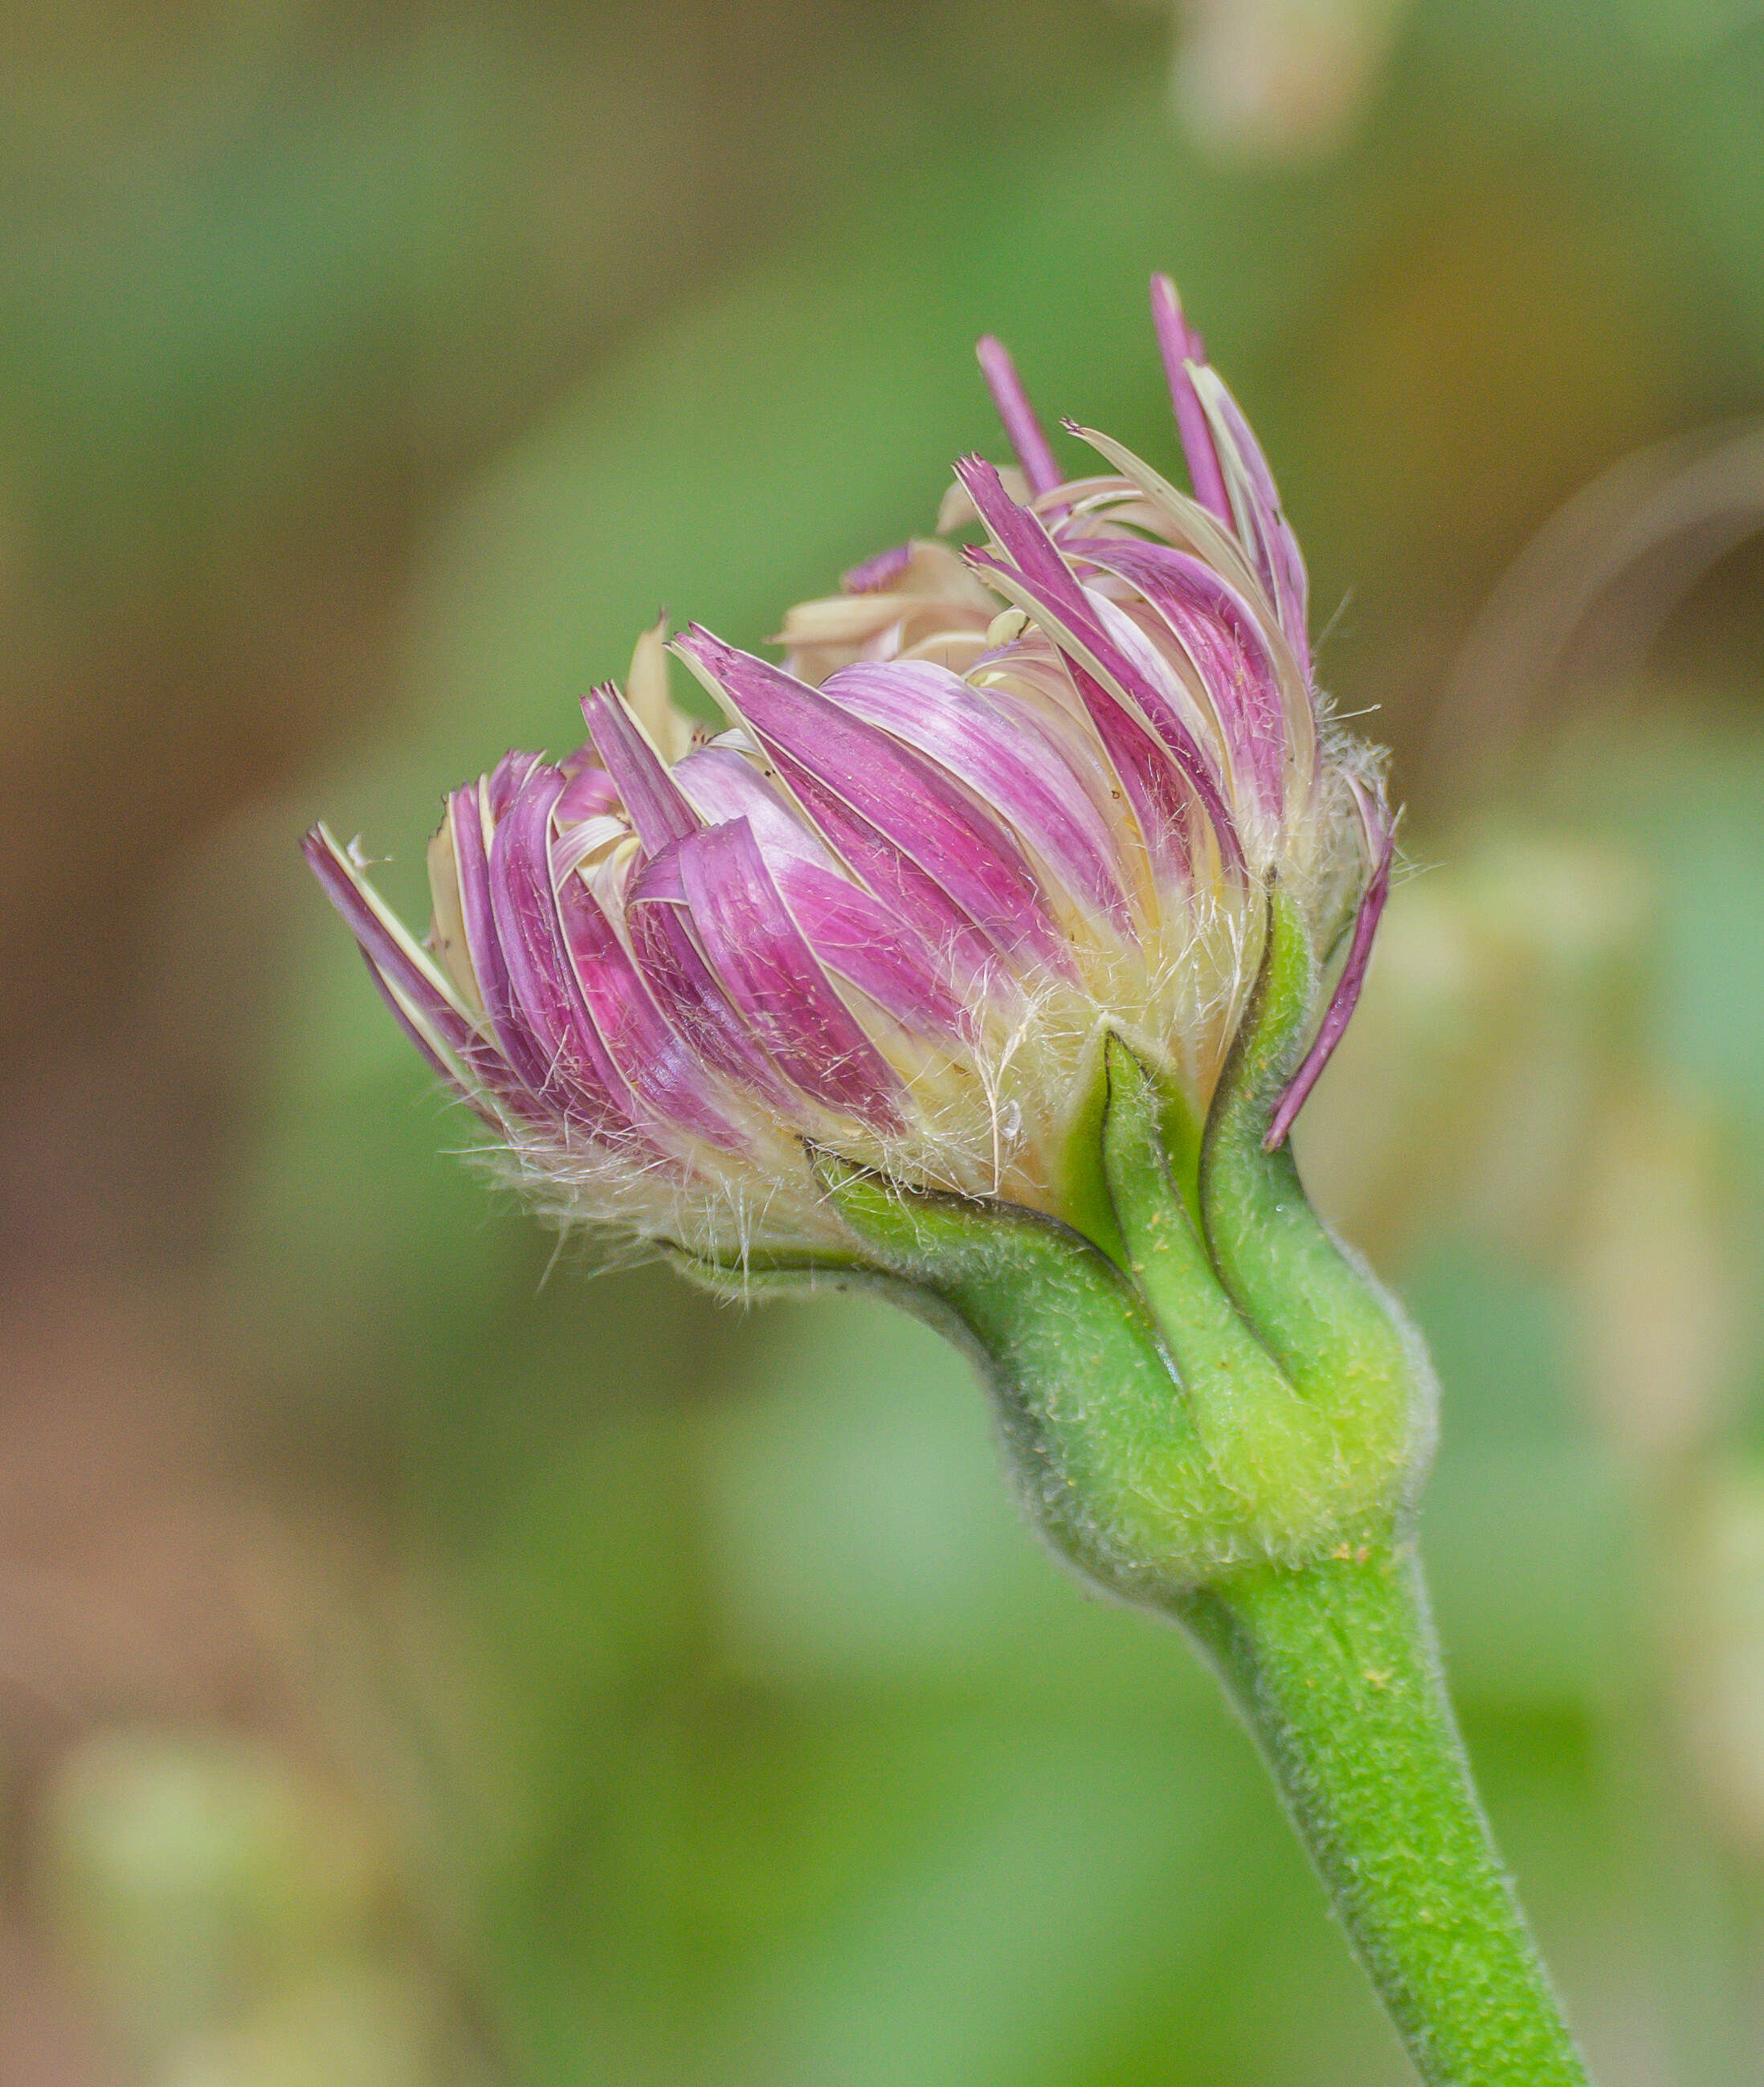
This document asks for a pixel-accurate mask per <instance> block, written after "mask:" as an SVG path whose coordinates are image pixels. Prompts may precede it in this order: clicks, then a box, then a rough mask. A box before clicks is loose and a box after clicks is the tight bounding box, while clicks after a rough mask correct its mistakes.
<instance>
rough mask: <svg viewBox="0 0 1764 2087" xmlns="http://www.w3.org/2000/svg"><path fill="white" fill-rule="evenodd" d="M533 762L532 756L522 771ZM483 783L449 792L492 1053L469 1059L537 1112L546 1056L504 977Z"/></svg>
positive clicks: (524, 1108)
mask: <svg viewBox="0 0 1764 2087" xmlns="http://www.w3.org/2000/svg"><path fill="white" fill-rule="evenodd" d="M536 766H538V760H537V757H534V758H533V760H532V764H531V766H528V767H527V769H526V770H524V775H531V774H532V770H533V768H535V767H536ZM524 775H523V779H524ZM448 809H449V814H450V817H449V824H450V826H451V830H452V834H453V850H454V860H455V864H456V866H457V869H458V871H459V910H460V915H461V918H462V920H463V923H464V927H465V938H466V954H467V956H468V958H469V959H470V962H471V965H472V975H473V976H474V977H475V978H476V979H477V982H478V987H479V990H480V991H481V992H482V993H483V995H484V1011H485V1014H486V1015H487V1016H488V1017H489V1024H490V1030H491V1034H492V1035H493V1036H494V1037H495V1039H496V1047H497V1048H496V1051H495V1052H489V1051H485V1050H483V1049H480V1050H479V1051H478V1052H476V1055H475V1056H474V1059H473V1063H474V1065H475V1066H476V1069H477V1070H478V1071H479V1073H481V1075H482V1077H483V1078H484V1079H485V1083H486V1084H487V1085H489V1086H493V1087H494V1088H495V1090H497V1092H498V1094H499V1095H501V1096H502V1098H503V1099H505V1100H506V1101H508V1102H509V1103H511V1105H512V1106H513V1107H515V1108H517V1109H519V1110H520V1111H521V1112H522V1113H523V1115H527V1116H543V1115H544V1114H545V1105H544V1103H542V1102H541V1101H540V1095H542V1094H543V1093H544V1091H545V1082H546V1079H547V1077H548V1075H549V1064H548V1062H547V1059H546V1054H545V1051H544V1050H543V1049H542V1048H540V1045H539V1044H537V1043H536V1040H535V1039H534V1037H533V1035H532V1031H530V1030H529V1029H528V1027H527V1023H526V1021H525V1019H524V1018H523V1015H522V1013H521V1009H520V1005H519V1001H518V1000H517V999H516V997H515V988H514V985H513V983H512V982H511V980H510V978H509V975H508V959H507V958H506V956H505V955H504V954H503V951H502V937H500V935H498V933H497V927H496V909H495V907H494V905H493V903H492V899H491V896H490V857H489V847H488V845H487V842H486V838H485V830H486V826H487V825H488V822H489V784H488V783H478V784H476V785H473V786H469V787H467V788H465V789H463V790H455V792H454V793H453V796H452V797H451V800H449V807H448Z"/></svg>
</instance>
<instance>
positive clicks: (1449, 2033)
mask: <svg viewBox="0 0 1764 2087" xmlns="http://www.w3.org/2000/svg"><path fill="white" fill-rule="evenodd" d="M1343 1549H1344V1552H1345V1555H1338V1556H1336V1557H1334V1558H1330V1559H1327V1560H1323V1561H1322V1562H1321V1563H1319V1564H1314V1565H1310V1566H1307V1567H1305V1568H1301V1569H1299V1570H1283V1569H1280V1568H1274V1567H1262V1568H1254V1569H1252V1570H1249V1571H1247V1572H1245V1573H1241V1574H1238V1575H1237V1576H1234V1577H1232V1578H1231V1579H1229V1580H1228V1581H1224V1582H1222V1583H1220V1584H1219V1585H1216V1586H1214V1587H1212V1588H1211V1589H1207V1590H1202V1591H1201V1592H1198V1593H1196V1594H1190V1595H1188V1596H1185V1597H1184V1598H1182V1599H1181V1602H1180V1603H1177V1613H1178V1615H1179V1616H1180V1618H1181V1621H1182V1622H1183V1624H1185V1626H1186V1627H1187V1628H1188V1629H1189V1630H1190V1632H1192V1633H1193V1635H1194V1637H1196V1638H1197V1639H1198V1641H1200V1644H1201V1646H1202V1650H1203V1652H1204V1654H1206V1656H1207V1658H1208V1659H1209V1660H1210V1662H1211V1663H1212V1665H1213V1666H1214V1667H1215V1669H1216V1670H1217V1671H1218V1672H1219V1676H1220V1678H1221V1679H1222V1680H1223V1681H1224V1684H1225V1687H1226V1689H1227V1691H1228V1693H1229V1694H1230V1696H1231V1697H1232V1701H1234V1702H1235V1704H1236V1705H1237V1709H1238V1710H1239V1712H1240V1713H1241V1715H1242V1717H1243V1718H1244V1720H1245V1723H1247V1724H1248V1726H1249V1729H1250V1731H1251V1732H1252V1733H1253V1734H1254V1736H1255V1739H1256V1742H1257V1743H1258V1746H1259V1747H1260V1748H1261V1750H1262V1756H1263V1758H1264V1759H1265V1760H1266V1762H1267V1764H1268V1766H1269V1768H1270V1769H1271V1772H1272V1773H1273V1775H1274V1778H1275V1782H1276V1783H1277V1784H1278V1785H1279V1789H1280V1793H1281V1795H1282V1797H1283V1799H1284V1801H1285V1803H1286V1807H1287V1810H1288V1813H1289V1814H1290V1816H1291V1817H1292V1822H1293V1824H1294V1825H1295V1826H1296V1829H1297V1830H1298V1833H1299V1836H1300V1838H1301V1840H1302V1841H1303V1842H1304V1843H1305V1846H1306V1848H1307V1849H1308V1850H1309V1852H1310V1855H1311V1858H1312V1859H1313V1862H1314V1863H1316V1865H1317V1867H1318V1871H1319V1872H1320V1873H1321V1875H1322V1880H1323V1883H1324V1885H1325V1887H1326V1889H1327V1891H1328V1893H1329V1894H1330V1898H1331V1899H1332V1900H1333V1901H1334V1903H1335V1908H1336V1910H1337V1912H1338V1913H1339V1915H1340V1918H1341V1919H1342V1922H1343V1925H1344V1926H1345V1927H1346V1928H1347V1930H1348V1935H1349V1936H1350V1938H1351V1939H1352V1943H1353V1945H1354V1948H1355V1949H1356V1951H1357V1953H1358V1954H1359V1957H1360V1961H1361V1962H1362V1963H1363V1964H1364V1965H1365V1968H1366V1970H1367V1972H1368V1973H1369V1975H1370V1977H1371V1978H1372V1982H1373V1985H1374V1986H1376V1987H1377V1991H1378V1995H1379V1997H1380V1998H1381V1999H1382V2001H1383V2002H1384V2004H1385V2006H1386V2008H1387V2009H1388V2010H1389V2012H1390V2017H1391V2019H1392V2021H1394V2022H1395V2025H1396V2028H1397V2030H1398V2033H1399V2034H1400V2035H1401V2037H1402V2038H1403V2042H1404V2044H1405V2045H1406V2046H1407V2050H1408V2053H1409V2055H1410V2057H1411V2059H1412V2060H1413V2062H1414V2064H1415V2068H1416V2071H1417V2072H1419V2073H1420V2076H1421V2078H1422V2079H1423V2080H1424V2081H1427V2082H1428V2083H1429V2087H1587V2074H1586V2070H1585V2068H1584V2066H1583V2064H1582V2061H1581V2059H1580V2056H1579V2055H1578V2051H1576V2049H1575V2047H1574V2040H1573V2038H1571V2037H1570V2034H1569V2033H1568V2030H1567V2029H1566V2027H1565V2025H1564V2024H1563V2021H1562V2018H1561V2013H1560V2012H1559V2011H1558V2008H1557V2002H1556V1999H1555V1995H1554V1994H1553V1991H1551V1987H1550V1983H1549V1979H1548V1974H1547V1973H1546V1972H1545V1971H1544V1967H1543V1965H1542V1963H1541V1961H1540V1959H1539V1957H1538V1954H1537V1950H1536V1948H1535V1944H1533V1942H1532V1940H1531V1935H1530V1933H1529V1931H1528V1930H1527V1927H1526V1924H1525V1918H1524V1916H1523V1914H1522V1913H1521V1912H1520V1910H1519V1906H1518V1900H1517V1899H1516V1898H1515V1897H1514V1892H1513V1887H1512V1884H1511V1883H1510V1880H1509V1879H1508V1877H1507V1875H1506V1871H1505V1870H1504V1869H1503V1868H1502V1867H1501V1860H1500V1857H1499V1856H1498V1855H1497V1853H1496V1851H1495V1847H1494V1843H1493V1840H1492V1839H1491V1838H1490V1836H1489V1827H1488V1822H1487V1820H1485V1819H1484V1816H1483V1812H1482V1808H1481V1806H1480V1803H1478V1801H1477V1799H1476V1791H1475V1789H1474V1786H1472V1784H1471V1779H1470V1770H1469V1765H1468V1763H1467V1761H1466V1759H1465V1756H1464V1752H1463V1743H1462V1742H1461V1740H1460V1739H1459V1735H1458V1728H1457V1725H1456V1722H1455V1721H1454V1718H1453V1716H1452V1712H1451V1706H1450V1703H1449V1701H1447V1699H1446V1689H1445V1684H1444V1679H1443V1677H1442V1673H1441V1671H1440V1664H1439V1658H1438V1654H1437V1650H1436V1646H1435V1641H1434V1637H1433V1625H1432V1622H1431V1619H1430V1617H1429V1613H1428V1606H1427V1596H1426V1592H1425V1589H1424V1586H1423V1583H1422V1580H1421V1575H1420V1566H1419V1564H1418V1563H1417V1561H1416V1558H1415V1556H1414V1553H1413V1549H1412V1546H1411V1545H1409V1544H1407V1543H1398V1542H1395V1541H1394V1540H1392V1539H1390V1536H1389V1535H1388V1534H1386V1536H1385V1537H1384V1538H1383V1539H1382V1540H1380V1541H1377V1542H1373V1543H1367V1544H1362V1545H1360V1546H1359V1547H1356V1548H1354V1549H1352V1551H1348V1550H1347V1547H1343Z"/></svg>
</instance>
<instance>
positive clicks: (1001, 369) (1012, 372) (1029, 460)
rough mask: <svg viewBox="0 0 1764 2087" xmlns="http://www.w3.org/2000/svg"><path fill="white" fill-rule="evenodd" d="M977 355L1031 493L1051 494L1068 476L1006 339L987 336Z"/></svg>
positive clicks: (983, 339) (982, 339) (978, 347)
mask: <svg viewBox="0 0 1764 2087" xmlns="http://www.w3.org/2000/svg"><path fill="white" fill-rule="evenodd" d="M974 352H975V354H976V356H978V357H979V359H980V371H981V373H982V375H983V376H984V377H985V379H986V388H987V390H988V391H990V392H991V393H992V395H993V404H994V405H995V406H996V407H997V408H998V417H999V419H1000V420H1002V421H1003V422H1004V424H1005V433H1006V435H1008V436H1009V437H1010V446H1011V447H1012V448H1013V449H1014V450H1015V451H1016V453H1017V461H1018V463H1020V464H1021V465H1022V466H1023V476H1024V477H1025V478H1026V479H1027V480H1028V481H1029V490H1030V492H1031V493H1034V494H1036V495H1037V496H1039V495H1040V494H1041V493H1051V492H1052V491H1053V489H1054V487H1055V486H1057V485H1058V484H1061V483H1062V482H1063V480H1064V479H1065V476H1066V474H1065V473H1064V472H1062V471H1061V469H1060V467H1059V463H1058V462H1057V459H1055V457H1054V454H1053V450H1052V449H1051V448H1049V445H1048V438H1047V437H1046V436H1045V435H1044V433H1042V432H1041V423H1040V421H1039V420H1037V419H1036V416H1035V408H1033V407H1032V406H1031V404H1030V403H1029V395H1028V393H1027V392H1026V391H1024V390H1023V383H1022V381H1021V379H1020V378H1019V377H1018V375H1017V365H1015V363H1014V362H1013V361H1011V359H1010V351H1009V350H1008V349H1007V348H1006V346H1005V344H1004V343H1003V342H1002V340H998V339H995V338H994V337H993V335H991V334H986V335H983V336H982V338H981V339H980V341H979V342H978V343H977V344H976V347H975V350H974Z"/></svg>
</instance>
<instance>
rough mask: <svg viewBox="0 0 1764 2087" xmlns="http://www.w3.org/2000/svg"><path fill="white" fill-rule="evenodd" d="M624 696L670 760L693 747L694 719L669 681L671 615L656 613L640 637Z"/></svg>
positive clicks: (676, 758)
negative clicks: (653, 619)
mask: <svg viewBox="0 0 1764 2087" xmlns="http://www.w3.org/2000/svg"><path fill="white" fill-rule="evenodd" d="M625 700H626V702H627V703H629V704H630V707H631V711H632V713H633V715H634V716H635V717H636V719H637V721H638V723H639V724H640V725H641V726H642V727H643V730H644V731H645V732H647V733H648V735H649V736H650V738H651V740H652V741H653V742H654V744H655V747H656V752H657V753H660V755H661V757H662V758H663V760H664V761H666V762H669V763H670V764H671V763H673V762H676V761H682V760H684V759H685V758H686V755H687V754H688V753H690V752H691V751H692V720H691V719H690V717H688V716H687V715H686V712H685V711H683V710H681V708H680V706H678V705H677V703H676V702H675V701H674V699H673V691H672V689H670V688H669V687H668V618H667V617H666V616H665V614H664V615H661V616H659V617H656V621H654V622H653V623H652V624H651V625H650V626H649V628H648V630H646V631H645V632H644V633H643V635H642V636H641V637H640V638H639V639H638V641H637V645H636V649H635V650H634V651H633V652H632V654H631V671H630V676H628V678H627V680H626V684H625Z"/></svg>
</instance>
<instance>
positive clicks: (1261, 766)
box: [1063, 536, 1286, 815]
mask: <svg viewBox="0 0 1764 2087" xmlns="http://www.w3.org/2000/svg"><path fill="white" fill-rule="evenodd" d="M1063 548H1064V549H1065V551H1066V555H1067V556H1068V557H1074V558H1078V557H1082V558H1086V559H1088V560H1089V561H1091V563H1092V564H1094V565H1100V566H1101V567H1102V569H1103V570H1104V571H1105V572H1111V573H1115V574H1119V576H1120V577H1121V578H1122V579H1124V580H1126V581H1127V582H1129V583H1130V584H1131V585H1132V586H1133V587H1136V588H1137V589H1138V591H1139V592H1140V593H1141V594H1142V595H1143V596H1144V597H1145V599H1146V600H1147V601H1148V602H1149V603H1150V604H1151V606H1152V607H1153V608H1155V610H1156V611H1157V612H1158V613H1159V615H1160V616H1161V617H1163V618H1164V621H1165V622H1166V623H1167V624H1168V625H1169V628H1170V632H1171V634H1172V636H1173V637H1174V638H1175V639H1176V640H1177V643H1178V644H1179V645H1181V647H1182V649H1183V651H1185V653H1186V654H1187V655H1188V657H1189V659H1190V660H1191V661H1192V662H1193V664H1194V669H1195V672H1197V673H1198V675H1199V676H1200V677H1201V681H1202V685H1203V686H1204V687H1205V689H1207V694H1208V695H1209V697H1210V698H1211V701H1212V703H1213V706H1214V708H1215V711H1217V713H1218V716H1219V723H1220V726H1221V728H1223V730H1224V734H1225V741H1226V745H1227V746H1228V749H1229V750H1230V754H1231V761H1232V767H1233V769H1234V770H1235V771H1236V772H1237V775H1239V776H1240V777H1241V779H1243V781H1244V782H1245V783H1247V784H1248V785H1249V787H1250V788H1251V789H1252V790H1253V792H1254V794H1255V796H1257V797H1258V798H1259V799H1260V800H1261V802H1262V804H1264V805H1265V806H1266V809H1268V810H1269V811H1271V812H1272V813H1275V814H1276V815H1278V814H1279V810H1280V807H1281V804H1282V801H1283V797H1284V795H1285V782H1286V709H1285V706H1284V704H1283V702H1282V701H1281V698H1280V687H1279V680H1278V677H1277V676H1276V673H1275V664H1274V660H1273V658H1272V655H1271V653H1270V651H1269V650H1268V645H1267V641H1266V638H1265V637H1264V635H1263V634H1262V628H1261V625H1260V624H1259V623H1258V621H1257V618H1256V616H1255V612H1254V610H1253V609H1252V608H1250V607H1249V604H1248V603H1247V602H1246V601H1245V600H1244V599H1243V598H1242V596H1241V595H1239V594H1237V592H1236V591H1235V590H1233V589H1232V587H1229V586H1228V585H1227V583H1225V582H1224V580H1223V579H1221V578H1219V574H1217V573H1215V571H1214V570H1212V568H1211V566H1210V565H1205V564H1203V563H1202V561H1201V560H1200V559H1198V558H1197V557H1194V555H1193V554H1192V553H1190V552H1187V551H1179V550H1177V549H1176V548H1174V547H1173V546H1172V545H1170V544H1144V543H1139V542H1137V541H1134V540H1131V539H1129V538H1126V537H1113V536H1112V537H1094V538H1078V537H1069V538H1068V539H1067V540H1066V543H1065V544H1064V546H1063Z"/></svg>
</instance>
